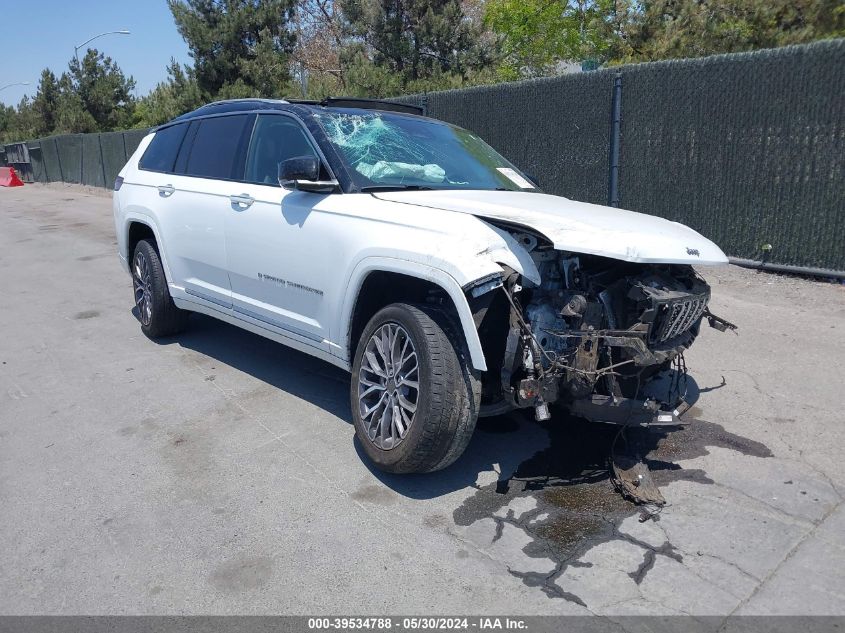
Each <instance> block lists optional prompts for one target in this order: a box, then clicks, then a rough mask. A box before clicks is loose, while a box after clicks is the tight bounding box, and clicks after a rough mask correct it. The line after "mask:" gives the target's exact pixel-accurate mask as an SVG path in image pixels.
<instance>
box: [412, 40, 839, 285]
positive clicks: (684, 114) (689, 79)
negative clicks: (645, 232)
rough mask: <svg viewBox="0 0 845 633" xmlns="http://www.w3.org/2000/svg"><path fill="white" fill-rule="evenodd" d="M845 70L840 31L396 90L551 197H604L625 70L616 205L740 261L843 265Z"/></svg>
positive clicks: (601, 201) (605, 200)
mask: <svg viewBox="0 0 845 633" xmlns="http://www.w3.org/2000/svg"><path fill="white" fill-rule="evenodd" d="M843 69H845V39H838V40H831V41H825V42H818V43H815V44H809V45H804V46H793V47H788V48H781V49H774V50H767V51H758V52H754V53H741V54H733V55H719V56H715V57H707V58H703V59H697V60H681V61H671V62H656V63H650V64H637V65H630V66H620V67H618V68H611V69H606V70H601V71H597V72H591V73H581V74H574V75H565V76H562V77H555V78H550V79H539V80H534V81H525V82H519V83H512V84H502V85H496V86H482V87H478V88H469V89H462V90H452V91H447V92H437V93H429V94H428V95H424V96H423V95H412V96H410V97H405V98H403V100H404V101H406V102H412V103H417V104H420V105H425V106H426V107H427V112H428V115H429V116H432V117H436V118H438V119H443V120H444V121H449V122H451V123H455V124H457V125H460V126H462V127H466V128H468V129H470V130H473V131H474V132H476V133H477V134H478V135H479V136H481V137H482V138H484V139H485V140H486V141H487V142H488V143H490V144H491V145H493V147H495V148H496V149H498V150H499V151H500V152H501V153H502V154H504V155H505V156H506V157H507V158H508V159H510V160H511V161H512V162H513V163H515V164H516V165H518V166H519V167H521V168H522V169H523V170H524V171H526V172H528V173H530V174H532V175H534V176H536V177H537V178H538V179H539V181H540V184H541V186H542V188H543V189H544V190H545V191H547V192H548V193H554V194H558V195H562V196H566V197H568V198H572V199H575V200H583V201H586V202H594V203H598V204H608V202H609V190H608V189H609V187H608V183H609V174H610V144H611V139H612V137H613V121H612V115H611V106H612V99H613V92H614V90H613V86H614V80H615V78H616V77H617V76H621V114H622V118H621V134H620V152H619V155H620V161H619V179H618V198H619V206H620V207H622V208H625V209H631V210H633V211H640V212H642V213H649V214H652V215H659V216H662V217H664V218H668V219H670V220H675V221H677V222H682V223H684V224H687V225H689V226H691V227H693V228H695V229H696V230H698V231H700V232H701V233H703V234H704V235H706V236H707V237H709V238H711V239H713V240H714V241H715V242H716V243H717V244H719V245H720V246H721V247H722V248H723V249H724V250H725V252H727V253H728V254H730V255H731V256H734V257H739V258H746V259H755V260H759V259H761V258H762V257H763V256H764V254H768V261H770V262H773V263H778V264H786V265H795V266H803V267H814V268H824V269H829V270H834V271H845V173H843V172H844V171H845V170H843V166H845V71H844V70H843ZM766 244H770V245H771V246H772V250H771V251H770V253H768V252H767V251H763V250H762V247H763V246H764V245H766Z"/></svg>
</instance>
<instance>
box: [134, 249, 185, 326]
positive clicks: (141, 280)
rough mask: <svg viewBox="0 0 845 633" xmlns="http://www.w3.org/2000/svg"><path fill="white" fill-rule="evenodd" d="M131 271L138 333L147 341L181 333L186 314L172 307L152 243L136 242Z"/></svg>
mask: <svg viewBox="0 0 845 633" xmlns="http://www.w3.org/2000/svg"><path fill="white" fill-rule="evenodd" d="M131 270H132V290H133V291H134V293H135V307H136V308H137V309H138V320H139V321H140V322H141V331H142V332H143V333H144V334H146V335H147V336H148V337H149V338H151V339H157V338H161V337H164V336H172V335H174V334H178V333H179V332H182V331H183V330H184V329H185V327H186V326H187V324H188V312H187V311H185V310H180V309H179V308H177V307H176V304H174V303H173V299H172V298H171V296H170V290H169V288H168V286H167V278H166V277H165V275H164V267H163V266H162V265H161V258H160V257H159V254H158V251H157V250H156V248H155V246H154V245H153V243H152V242H150V241H149V240H141V241H139V242H138V244H137V246H135V253H134V254H133V255H132V268H131Z"/></svg>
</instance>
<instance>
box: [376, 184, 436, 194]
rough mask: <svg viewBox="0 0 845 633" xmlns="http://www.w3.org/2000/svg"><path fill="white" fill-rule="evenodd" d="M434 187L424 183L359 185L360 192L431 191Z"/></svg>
mask: <svg viewBox="0 0 845 633" xmlns="http://www.w3.org/2000/svg"><path fill="white" fill-rule="evenodd" d="M433 190H434V187H428V186H426V185H370V186H368V187H361V193H370V192H374V191H433Z"/></svg>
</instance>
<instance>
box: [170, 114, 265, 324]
mask: <svg viewBox="0 0 845 633" xmlns="http://www.w3.org/2000/svg"><path fill="white" fill-rule="evenodd" d="M253 120H254V115H251V114H230V115H223V116H217V117H210V118H204V119H199V120H196V121H193V122H192V123H191V125H190V128H189V129H188V131H187V134H186V137H185V141H184V142H183V144H182V149H181V150H180V152H179V156H178V157H177V159H176V166H175V169H174V171H175V172H176V173H174V174H173V175H172V177H169V178H166V179H165V181H166V182H163V183H162V184H166V185H167V187H168V189H167V190H166V192H165V193H163V194H162V195H166V196H167V197H168V203H169V204H171V208H172V212H171V213H170V215H169V218H168V222H167V227H166V229H164V230H165V233H166V235H165V242H166V243H167V245H168V257H169V259H170V267H171V270H172V273H173V277H174V281H175V280H176V279H178V280H180V281H179V282H176V283H181V285H183V286H184V288H185V292H187V293H188V294H189V295H192V296H193V297H195V298H199V299H202V300H204V301H208V302H211V303H213V304H216V305H218V306H222V307H225V308H231V307H232V289H231V286H230V283H229V273H228V269H227V260H226V238H225V234H224V223H225V220H226V216H227V215H228V214H229V213H231V212H232V204H233V203H232V201H231V200H230V198H229V196H230V194H231V189H232V185H233V183H234V182H235V181H237V180H240V179H241V177H242V174H243V164H244V154H245V149H246V143H247V141H248V139H249V131H250V130H251V124H252V122H253Z"/></svg>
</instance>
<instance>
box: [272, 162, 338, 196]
mask: <svg viewBox="0 0 845 633" xmlns="http://www.w3.org/2000/svg"><path fill="white" fill-rule="evenodd" d="M279 184H280V185H281V186H282V187H284V188H285V189H299V190H300V191H311V192H313V193H331V192H333V191H336V190H337V187H338V183H337V181H335V180H325V181H321V180H320V160H319V159H318V158H316V157H314V156H296V157H295V158H288V159H287V160H283V161H282V162H281V163H279Z"/></svg>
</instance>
